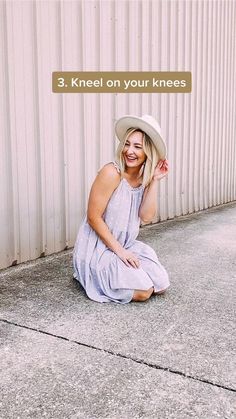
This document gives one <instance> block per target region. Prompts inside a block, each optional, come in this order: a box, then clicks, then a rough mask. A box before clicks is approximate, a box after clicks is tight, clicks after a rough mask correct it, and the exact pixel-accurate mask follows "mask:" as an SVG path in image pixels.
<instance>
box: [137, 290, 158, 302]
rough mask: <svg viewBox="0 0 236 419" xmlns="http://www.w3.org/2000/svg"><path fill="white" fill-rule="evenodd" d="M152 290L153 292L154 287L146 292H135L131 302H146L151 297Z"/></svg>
mask: <svg viewBox="0 0 236 419" xmlns="http://www.w3.org/2000/svg"><path fill="white" fill-rule="evenodd" d="M153 290H154V287H151V288H149V289H148V290H135V291H134V295H133V298H132V301H146V300H148V299H149V298H150V297H151V295H152V293H153Z"/></svg>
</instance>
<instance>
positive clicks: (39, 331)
mask: <svg viewBox="0 0 236 419" xmlns="http://www.w3.org/2000/svg"><path fill="white" fill-rule="evenodd" d="M0 322H3V323H7V324H10V325H12V326H17V327H20V328H22V329H27V330H32V331H34V332H38V333H42V334H43V335H48V336H51V337H54V338H57V339H61V340H65V341H67V342H70V343H75V344H76V345H79V346H84V347H86V348H90V349H94V350H96V351H100V352H104V353H107V354H109V355H112V356H117V357H119V358H123V359H127V360H130V361H133V362H135V363H137V364H141V365H146V366H148V367H150V368H154V369H156V370H161V371H167V372H171V373H172V374H176V375H180V376H182V377H185V378H190V379H191V380H194V381H200V382H201V383H205V384H209V385H211V386H214V387H219V388H222V389H224V390H228V391H231V392H234V393H235V392H236V389H234V388H231V387H227V386H224V385H221V384H217V383H214V382H211V381H209V380H204V379H203V378H197V377H194V376H192V375H189V374H185V373H183V372H181V371H178V370H174V369H172V368H168V367H162V366H160V365H156V364H153V363H150V362H146V361H144V360H142V359H135V358H132V357H131V356H127V355H124V354H121V353H119V352H113V351H110V350H109V349H102V348H99V347H97V346H94V345H89V344H87V343H83V342H78V341H76V340H73V339H69V338H66V337H65V336H60V335H56V334H54V333H50V332H46V331H44V330H41V329H38V328H34V327H30V326H25V325H22V324H19V323H15V322H12V321H9V320H6V319H2V318H0Z"/></svg>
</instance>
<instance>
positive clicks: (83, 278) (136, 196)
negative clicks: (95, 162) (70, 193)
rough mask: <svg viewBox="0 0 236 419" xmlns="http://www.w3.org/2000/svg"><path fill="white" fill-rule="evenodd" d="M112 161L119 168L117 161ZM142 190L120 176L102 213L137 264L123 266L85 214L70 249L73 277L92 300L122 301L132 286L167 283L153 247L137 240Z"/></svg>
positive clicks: (128, 296)
mask: <svg viewBox="0 0 236 419" xmlns="http://www.w3.org/2000/svg"><path fill="white" fill-rule="evenodd" d="M112 163H113V164H114V165H115V167H116V169H117V170H118V171H119V168H118V166H117V165H116V163H115V162H112ZM143 192H144V188H143V186H142V185H141V186H139V187H137V188H133V187H131V186H130V184H129V183H128V182H127V180H126V179H124V178H121V181H120V183H119V185H118V187H117V188H116V190H115V191H114V192H113V194H112V196H111V198H110V200H109V202H108V205H107V207H106V210H105V212H104V215H103V219H104V221H105V223H106V224H107V226H108V227H109V230H110V231H111V233H112V234H113V236H114V237H115V238H116V239H117V240H118V241H119V242H120V243H121V245H122V246H123V247H124V248H125V249H128V250H130V251H131V252H133V253H134V254H136V255H137V257H138V259H139V260H140V267H139V268H133V267H128V266H126V265H125V263H124V262H123V261H122V260H121V259H120V258H119V257H118V256H117V255H116V254H115V253H114V252H112V251H111V250H110V249H109V248H108V247H107V246H106V245H105V244H104V243H103V241H102V240H101V239H100V238H99V236H98V235H97V233H96V232H95V231H94V230H93V229H92V228H91V227H90V225H89V224H88V222H87V216H85V217H84V220H83V222H82V224H81V226H80V229H79V232H78V236H77V240H76V243H75V247H74V252H73V266H74V278H75V279H76V280H78V281H79V282H80V284H81V285H82V286H83V288H84V289H85V292H86V294H87V295H88V297H89V298H91V299H92V300H95V301H98V302H101V303H106V302H111V301H112V302H116V303H120V304H125V303H129V302H130V301H131V300H132V297H133V293H134V290H135V289H139V290H147V289H149V288H151V287H153V286H154V291H155V292H157V291H160V290H162V289H165V288H167V287H168V286H169V278H168V274H167V272H166V270H165V268H164V267H163V266H162V265H161V263H160V262H159V260H158V258H157V255H156V253H155V251H154V250H153V249H152V248H151V247H150V246H148V245H147V244H145V243H142V242H141V241H139V240H136V237H137V236H138V233H139V226H140V218H139V216H138V211H139V207H140V204H141V200H142V196H143Z"/></svg>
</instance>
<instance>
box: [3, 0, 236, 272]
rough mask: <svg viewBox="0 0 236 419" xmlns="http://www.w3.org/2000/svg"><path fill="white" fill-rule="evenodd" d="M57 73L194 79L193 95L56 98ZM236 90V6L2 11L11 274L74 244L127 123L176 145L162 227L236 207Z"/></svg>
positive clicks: (164, 190)
mask: <svg viewBox="0 0 236 419" xmlns="http://www.w3.org/2000/svg"><path fill="white" fill-rule="evenodd" d="M53 71H191V72H192V93H186V94H181V93H178V94H175V93H171V94H167V93H162V94H154V93H152V94H137V93H136V94H124V93H119V94H109V93H108V94H105V93H103V94H91V93H89V94H55V93H52V91H51V77H52V72H53ZM235 80H236V2H235V1H233V0H232V1H230V0H228V1H227V0H218V1H217V0H215V1H213V0H212V1H210V0H209V1H208V0H205V1H204V0H202V1H201V0H186V1H184V0H179V1H164V0H163V1H162V0H160V1H159V0H157V1H154V0H153V1H146V0H140V1H105V0H104V1H87V0H86V1H53V0H52V1H46V0H45V1H21V0H17V1H11V0H8V1H1V2H0V88H1V95H0V138H1V140H0V141H1V142H0V147H1V148H0V176H1V177H0V193H1V195H0V196H1V199H0V214H1V225H0V233H1V240H0V266H1V268H3V267H7V266H10V265H11V264H12V263H14V261H17V263H20V262H23V261H26V260H29V259H34V258H37V257H39V256H40V255H42V254H50V253H53V252H56V251H59V250H62V249H64V248H65V247H66V246H68V247H72V246H73V245H74V241H75V237H76V233H77V229H78V226H79V223H80V221H81V218H82V216H83V214H84V213H85V210H86V202H87V198H88V194H89V189H90V186H91V183H92V181H93V179H94V177H95V175H96V172H97V170H98V169H99V167H101V166H102V165H103V164H104V163H105V162H108V161H110V160H112V159H113V155H114V152H115V147H116V144H117V141H116V140H115V137H114V130H113V126H114V122H115V120H116V119H117V118H119V117H120V116H123V115H124V114H127V113H130V114H137V115H142V114H145V113H150V114H152V115H153V116H155V117H156V118H157V119H158V120H159V122H160V124H161V126H162V130H163V134H164V136H165V137H166V139H167V145H168V159H169V164H170V173H169V175H168V178H166V179H165V180H162V181H161V182H160V185H159V193H158V205H159V217H158V219H157V220H156V221H159V220H166V219H168V218H173V217H175V216H179V215H182V214H188V213H191V212H194V211H199V210H202V209H204V208H208V207H211V206H215V205H218V204H222V203H226V202H230V201H233V200H235V199H236V173H235V166H236V164H235V163H236V145H235V143H236V103H235V102H236V86H235ZM15 263H16V262H15Z"/></svg>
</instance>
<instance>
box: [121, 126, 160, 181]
mask: <svg viewBox="0 0 236 419" xmlns="http://www.w3.org/2000/svg"><path fill="white" fill-rule="evenodd" d="M135 131H138V132H141V133H142V134H143V151H144V153H145V154H146V160H145V162H144V164H143V166H142V167H141V170H140V172H139V177H140V178H142V185H143V186H144V187H146V186H147V185H149V183H150V182H151V180H152V177H153V175H154V171H155V167H156V165H157V163H158V161H159V155H158V152H157V149H156V147H155V146H154V144H153V142H152V140H151V139H150V137H149V136H148V135H147V134H146V133H145V132H143V131H142V130H140V129H138V128H129V129H128V130H127V131H126V133H125V136H124V139H123V141H120V144H119V145H118V148H117V151H116V163H117V164H118V165H119V167H120V171H121V174H123V173H124V172H125V161H124V157H123V154H122V151H123V149H124V146H125V143H126V141H127V140H128V138H129V136H130V135H131V134H132V133H133V132H135Z"/></svg>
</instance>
